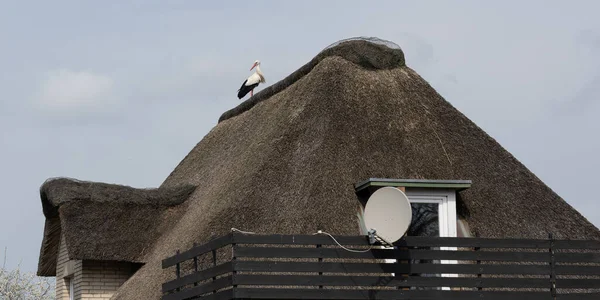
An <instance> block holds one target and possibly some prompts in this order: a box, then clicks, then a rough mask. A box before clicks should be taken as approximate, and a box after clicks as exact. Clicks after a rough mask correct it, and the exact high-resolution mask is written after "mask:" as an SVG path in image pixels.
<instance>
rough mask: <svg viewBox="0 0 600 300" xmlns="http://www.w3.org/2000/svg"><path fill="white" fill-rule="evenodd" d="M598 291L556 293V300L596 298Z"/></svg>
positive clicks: (597, 297)
mask: <svg viewBox="0 0 600 300" xmlns="http://www.w3.org/2000/svg"><path fill="white" fill-rule="evenodd" d="M598 299H600V293H573V294H564V295H561V294H559V295H556V300H598Z"/></svg>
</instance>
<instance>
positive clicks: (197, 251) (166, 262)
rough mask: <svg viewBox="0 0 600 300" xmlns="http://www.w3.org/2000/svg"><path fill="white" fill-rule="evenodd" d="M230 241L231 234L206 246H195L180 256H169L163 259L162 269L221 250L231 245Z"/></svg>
mask: <svg viewBox="0 0 600 300" xmlns="http://www.w3.org/2000/svg"><path fill="white" fill-rule="evenodd" d="M231 241H232V234H228V235H225V236H222V237H220V238H216V239H214V240H212V241H210V242H208V243H206V244H203V245H200V246H196V247H192V248H191V249H189V250H187V251H185V252H182V253H180V254H176V255H174V256H171V257H169V258H166V259H163V261H162V268H163V269H165V268H168V267H170V266H174V265H176V264H177V263H181V262H184V261H186V260H188V259H192V258H194V257H196V256H199V255H202V254H204V253H207V252H210V251H212V250H214V249H218V248H221V247H223V246H226V245H229V244H231Z"/></svg>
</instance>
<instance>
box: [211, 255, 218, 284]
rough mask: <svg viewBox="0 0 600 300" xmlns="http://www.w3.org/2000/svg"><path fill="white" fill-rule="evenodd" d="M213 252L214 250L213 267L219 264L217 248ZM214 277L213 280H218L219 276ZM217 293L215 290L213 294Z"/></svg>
mask: <svg viewBox="0 0 600 300" xmlns="http://www.w3.org/2000/svg"><path fill="white" fill-rule="evenodd" d="M211 252H212V259H213V267H216V266H217V250H216V249H213V250H212V251H211ZM212 279H213V281H215V280H217V277H216V276H215V277H213V278H212ZM216 293H217V290H214V291H213V294H216Z"/></svg>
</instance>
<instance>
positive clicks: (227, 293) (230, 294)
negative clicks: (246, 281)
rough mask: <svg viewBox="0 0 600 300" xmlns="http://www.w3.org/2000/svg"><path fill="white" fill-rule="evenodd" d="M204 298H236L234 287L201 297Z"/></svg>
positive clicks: (221, 299) (181, 299)
mask: <svg viewBox="0 0 600 300" xmlns="http://www.w3.org/2000/svg"><path fill="white" fill-rule="evenodd" d="M167 296H169V295H164V296H162V298H161V299H163V300H165V297H167ZM185 299H186V298H183V297H182V298H177V299H176V300H185ZM200 299H202V300H230V299H234V297H233V289H228V290H224V291H220V292H218V293H216V294H210V295H206V296H203V297H202V298H200Z"/></svg>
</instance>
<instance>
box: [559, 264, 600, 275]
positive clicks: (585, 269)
mask: <svg viewBox="0 0 600 300" xmlns="http://www.w3.org/2000/svg"><path fill="white" fill-rule="evenodd" d="M555 270H556V275H600V266H568V265H556V267H555Z"/></svg>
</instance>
